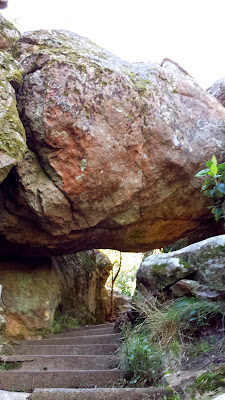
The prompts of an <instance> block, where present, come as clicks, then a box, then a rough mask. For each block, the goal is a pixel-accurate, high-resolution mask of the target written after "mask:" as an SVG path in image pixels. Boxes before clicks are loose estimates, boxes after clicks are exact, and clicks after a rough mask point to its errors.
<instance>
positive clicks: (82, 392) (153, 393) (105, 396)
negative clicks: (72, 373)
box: [32, 387, 175, 400]
mask: <svg viewBox="0 0 225 400" xmlns="http://www.w3.org/2000/svg"><path fill="white" fill-rule="evenodd" d="M174 397H175V396H174V392H173V390H171V389H167V388H154V387H151V388H106V389H103V388H96V389H35V390H34V392H33V395H32V400H166V399H171V400H172V399H173V398H174Z"/></svg>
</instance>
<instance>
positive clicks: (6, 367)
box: [0, 361, 22, 371]
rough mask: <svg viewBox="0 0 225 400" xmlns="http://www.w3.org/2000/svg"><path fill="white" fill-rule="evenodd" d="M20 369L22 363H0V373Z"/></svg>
mask: <svg viewBox="0 0 225 400" xmlns="http://www.w3.org/2000/svg"><path fill="white" fill-rule="evenodd" d="M21 367H22V363H21V362H19V361H17V362H10V361H7V362H3V361H0V371H10V370H12V369H18V368H21Z"/></svg>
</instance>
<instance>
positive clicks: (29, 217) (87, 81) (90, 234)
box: [0, 31, 225, 256]
mask: <svg viewBox="0 0 225 400" xmlns="http://www.w3.org/2000/svg"><path fill="white" fill-rule="evenodd" d="M13 54H14V57H16V58H17V59H18V60H19V61H20V62H21V64H22V67H23V68H24V70H25V76H24V80H23V86H22V87H21V89H19V90H18V95H17V101H18V109H19V113H20V117H21V119H22V121H23V124H24V127H25V130H26V134H27V141H28V147H29V151H27V152H26V154H25V156H24V159H23V160H22V162H21V163H20V164H19V165H18V167H17V172H16V173H15V174H14V175H13V176H12V175H11V176H10V177H9V179H8V180H7V182H6V183H5V184H4V185H3V186H2V188H1V190H2V192H1V193H0V198H1V207H0V234H1V240H0V244H1V246H0V247H1V250H0V254H4V255H7V254H8V253H9V252H10V254H12V253H13V254H22V255H26V256H31V255H32V256H50V255H57V254H65V253H75V252H77V251H82V250H85V249H91V248H117V249H119V250H123V251H127V250H129V251H146V250H149V249H154V248H159V247H163V246H166V245H167V244H169V243H172V242H175V241H176V240H178V239H180V238H186V239H187V240H188V243H191V242H193V241H195V240H200V239H201V238H205V237H206V236H207V235H208V236H210V235H213V233H214V229H215V227H214V224H213V223H212V221H213V218H212V216H211V214H210V212H209V211H208V210H207V199H206V198H203V197H201V195H200V194H199V191H200V186H201V180H198V179H196V178H195V177H194V175H195V173H196V172H197V171H199V170H200V169H202V168H203V167H204V165H205V161H206V160H208V159H210V158H211V156H212V154H215V155H216V156H217V157H218V159H219V160H220V159H222V158H224V153H225V150H224V148H225V136H224V120H225V110H224V109H223V107H222V106H221V104H219V103H218V102H217V100H216V99H215V98H214V97H212V96H210V95H209V94H208V93H207V92H205V91H204V90H203V89H201V88H200V87H199V86H198V85H197V83H196V82H195V81H194V80H193V79H192V77H191V76H189V75H188V74H187V73H186V72H185V71H184V70H183V69H182V68H180V67H179V66H177V65H176V64H175V63H173V62H171V61H168V60H167V61H165V62H164V63H163V64H162V66H159V65H158V64H153V63H147V64H143V63H134V64H129V63H127V62H126V61H123V60H120V59H118V58H116V57H115V56H113V55H112V54H111V53H109V52H107V51H106V50H103V49H101V48H99V47H98V46H96V45H95V44H93V43H92V42H90V41H89V40H88V39H85V38H82V37H79V36H77V35H75V34H73V33H71V32H67V31H37V32H28V33H26V34H24V35H23V36H22V37H21V38H20V39H19V41H18V42H17V44H16V45H15V46H14V48H13ZM4 199H5V200H4ZM18 226H19V227H20V229H18ZM37 238H38V239H37ZM3 243H4V246H3Z"/></svg>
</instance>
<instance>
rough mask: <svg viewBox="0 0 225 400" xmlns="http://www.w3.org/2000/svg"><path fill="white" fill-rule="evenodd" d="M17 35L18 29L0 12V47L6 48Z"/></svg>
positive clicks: (18, 34)
mask: <svg viewBox="0 0 225 400" xmlns="http://www.w3.org/2000/svg"><path fill="white" fill-rule="evenodd" d="M0 5H1V2H0ZM0 8H1V7H0ZM19 37H20V32H19V31H18V29H16V28H15V26H14V25H13V24H12V23H11V22H9V21H7V20H6V19H5V18H4V17H3V16H2V15H1V14H0V49H1V50H7V49H8V48H9V46H11V45H12V44H13V43H14V42H16V40H18V39H19Z"/></svg>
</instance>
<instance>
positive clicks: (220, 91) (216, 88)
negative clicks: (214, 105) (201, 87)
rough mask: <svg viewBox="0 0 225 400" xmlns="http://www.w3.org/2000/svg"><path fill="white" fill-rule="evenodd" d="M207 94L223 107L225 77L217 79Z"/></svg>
mask: <svg viewBox="0 0 225 400" xmlns="http://www.w3.org/2000/svg"><path fill="white" fill-rule="evenodd" d="M208 92H209V93H211V94H212V95H213V96H215V97H216V98H217V100H218V101H219V102H220V103H221V104H222V105H223V106H224V107H225V77H223V78H221V79H218V81H216V82H215V83H214V84H213V86H211V88H209V89H208Z"/></svg>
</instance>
